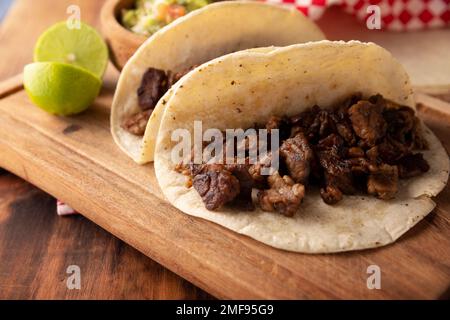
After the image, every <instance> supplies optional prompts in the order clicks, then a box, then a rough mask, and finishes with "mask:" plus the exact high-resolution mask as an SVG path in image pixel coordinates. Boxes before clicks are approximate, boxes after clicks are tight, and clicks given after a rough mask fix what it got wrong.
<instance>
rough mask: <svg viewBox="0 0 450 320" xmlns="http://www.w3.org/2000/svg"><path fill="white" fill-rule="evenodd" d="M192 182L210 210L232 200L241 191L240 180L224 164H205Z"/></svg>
mask: <svg viewBox="0 0 450 320" xmlns="http://www.w3.org/2000/svg"><path fill="white" fill-rule="evenodd" d="M192 184H193V186H194V188H195V190H197V192H198V193H199V195H200V196H201V197H202V200H203V202H204V203H205V207H206V208H207V209H208V210H216V209H218V208H220V207H222V206H223V205H225V204H227V203H229V202H231V201H233V200H234V198H236V196H237V195H238V194H239V192H240V186H239V180H238V179H237V178H236V177H235V176H233V174H232V173H231V172H230V171H228V170H226V169H225V167H224V166H223V165H219V164H213V165H205V166H204V167H203V168H202V170H201V172H200V173H199V174H197V175H196V176H195V177H194V179H193V181H192Z"/></svg>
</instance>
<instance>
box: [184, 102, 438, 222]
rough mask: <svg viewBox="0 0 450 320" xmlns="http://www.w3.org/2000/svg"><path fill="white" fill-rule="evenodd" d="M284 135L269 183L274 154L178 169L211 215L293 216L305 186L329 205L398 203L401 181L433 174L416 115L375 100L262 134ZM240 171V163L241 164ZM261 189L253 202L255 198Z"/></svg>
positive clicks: (276, 125)
mask: <svg viewBox="0 0 450 320" xmlns="http://www.w3.org/2000/svg"><path fill="white" fill-rule="evenodd" d="M258 127H261V128H266V129H267V130H268V131H269V132H270V130H272V129H279V130H280V131H279V132H280V147H279V149H278V150H277V151H279V155H280V167H279V170H278V171H273V172H272V173H271V175H263V174H262V173H261V170H262V168H265V167H266V168H267V167H268V166H269V165H270V161H268V160H270V159H271V157H272V153H273V152H274V151H275V150H271V152H269V154H268V155H267V156H266V157H265V158H263V159H262V160H260V162H259V163H256V164H248V161H247V162H246V164H239V165H238V164H231V165H230V164H226V165H223V164H203V165H194V164H188V165H181V164H180V165H178V166H177V168H176V170H177V171H178V172H181V173H183V174H185V175H188V176H190V177H191V179H192V181H193V183H192V185H193V187H194V188H195V189H196V190H197V192H198V193H199V194H200V196H201V197H202V199H203V202H204V203H205V206H206V208H207V209H209V210H215V209H218V208H220V207H222V206H224V205H227V206H229V205H231V206H236V205H237V206H239V207H240V208H245V209H249V210H250V209H253V208H254V206H255V205H259V207H260V208H261V209H262V210H264V211H272V212H279V213H281V214H283V215H285V216H293V215H294V214H295V212H296V211H297V210H298V209H299V207H300V205H301V202H302V200H303V198H304V197H305V186H313V185H315V186H317V187H319V188H320V195H321V197H322V199H323V201H324V202H325V203H327V204H330V205H331V204H335V203H338V202H339V201H340V200H342V198H343V197H344V195H346V194H358V193H359V194H370V195H373V196H376V197H377V198H379V199H384V200H388V199H392V198H394V197H395V195H396V193H397V191H398V180H399V179H406V178H411V177H414V176H417V175H420V174H422V173H424V172H427V171H428V170H429V169H430V166H429V165H428V163H427V161H426V160H425V159H424V158H423V155H422V154H421V153H415V152H413V151H414V150H424V149H427V148H428V144H427V141H426V140H425V139H424V136H423V132H422V129H421V124H420V121H419V119H418V118H417V117H416V116H415V114H414V110H412V109H411V108H409V107H405V106H400V105H397V104H396V103H394V102H392V101H388V100H385V99H384V98H383V97H382V96H381V95H375V96H372V97H370V98H369V99H367V100H363V99H362V98H361V96H360V95H354V96H352V97H350V98H349V99H347V100H346V101H344V102H342V103H340V104H338V105H336V106H334V108H332V109H321V108H320V107H318V106H314V107H312V108H310V109H307V110H305V111H304V112H302V113H300V114H297V115H295V116H292V117H271V118H270V119H269V121H268V122H267V123H266V124H262V125H261V126H258ZM235 163H236V162H235ZM254 189H257V193H256V195H257V196H256V197H254V198H252V190H254Z"/></svg>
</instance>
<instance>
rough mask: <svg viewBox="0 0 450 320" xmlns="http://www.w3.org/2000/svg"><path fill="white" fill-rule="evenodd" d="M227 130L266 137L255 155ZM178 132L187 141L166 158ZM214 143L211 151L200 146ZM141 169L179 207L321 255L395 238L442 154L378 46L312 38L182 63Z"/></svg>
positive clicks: (439, 172)
mask: <svg viewBox="0 0 450 320" xmlns="http://www.w3.org/2000/svg"><path fill="white" fill-rule="evenodd" d="M199 125H200V126H201V130H202V132H200V135H199V133H198V132H196V130H197V129H198V127H199ZM208 129H210V131H209V133H208V137H206V133H205V132H206V130H208ZM237 129H242V131H244V130H245V132H247V131H248V130H250V131H252V130H253V131H252V132H256V134H257V138H258V139H260V138H264V139H266V138H267V137H268V136H270V138H269V139H266V140H264V139H263V140H264V141H267V140H269V141H270V139H272V140H276V142H278V144H272V142H268V143H266V150H267V152H266V153H265V154H264V156H263V157H258V154H257V155H256V157H255V153H252V150H253V149H252V147H255V146H256V147H258V149H257V150H258V152H259V151H260V149H259V145H261V142H260V141H263V140H253V142H252V140H251V139H248V137H247V136H245V137H244V139H243V140H241V141H240V142H241V144H239V141H238V142H236V138H235V137H234V136H233V135H231V136H230V137H231V138H230V139H228V135H227V134H228V130H237ZM183 132H184V133H187V137H188V139H187V140H188V141H190V142H191V144H192V145H193V147H192V149H191V150H192V151H190V150H188V151H187V152H184V156H183V157H181V159H182V160H180V158H177V156H178V154H179V153H180V151H181V150H183V149H182V148H179V146H180V141H181V140H184V139H181V137H182V133H183ZM221 133H223V134H222V135H221ZM272 133H273V134H272ZM275 133H276V134H275ZM199 137H200V138H199ZM212 137H214V138H212ZM275 138H276V139H275ZM198 139H200V144H197V145H196V144H195V142H196V141H197V140H198ZM221 139H222V140H221ZM217 141H219V144H216V146H217V145H219V146H220V145H222V146H223V148H222V149H208V148H209V146H210V144H209V142H211V143H212V142H217ZM230 141H231V142H232V143H231V146H232V148H231V149H228V143H229V142H230ZM255 141H258V142H256V143H255ZM235 142H236V143H235ZM242 142H243V143H242ZM233 143H235V145H234V144H233ZM195 148H197V149H195ZM217 150H219V151H220V150H221V151H220V152H217ZM230 150H231V151H230ZM239 150H241V151H242V153H240V155H241V158H240V159H238V158H237V157H236V156H235V155H238V154H239ZM198 151H200V157H197V152H198ZM211 151H214V152H211ZM228 152H230V153H228ZM205 155H211V157H205ZM275 158H276V159H278V163H277V162H275V161H273V160H274V159H275ZM230 159H231V161H230ZM251 160H254V161H251ZM255 160H256V161H255ZM274 163H275V164H276V163H277V166H273V167H271V166H272V165H273V164H274ZM268 167H271V168H270V169H271V170H269V171H266V173H264V174H263V173H262V172H263V169H264V168H268ZM155 172H156V176H157V179H158V182H159V184H160V187H161V189H162V191H163V193H164V195H165V196H166V198H167V199H168V200H169V201H170V202H171V203H172V204H173V205H174V206H175V207H177V208H178V209H180V210H181V211H183V212H185V213H187V214H189V215H193V216H197V217H201V218H204V219H207V220H210V221H213V222H215V223H218V224H220V225H222V226H224V227H226V228H229V229H231V230H234V231H236V232H239V233H242V234H245V235H247V236H250V237H252V238H254V239H256V240H258V241H261V242H263V243H266V244H268V245H271V246H273V247H277V248H281V249H285V250H290V251H297V252H307V253H325V252H338V251H348V250H357V249H365V248H372V247H378V246H383V245H386V244H389V243H392V242H394V241H395V240H396V239H398V238H399V237H400V236H401V235H402V234H404V233H405V232H406V231H408V230H409V229H410V228H412V227H413V226H414V225H415V224H416V223H417V222H418V221H420V220H421V219H422V218H424V217H425V216H426V215H427V214H428V213H430V212H431V211H432V210H433V208H434V207H435V203H434V202H433V200H432V197H434V196H436V195H437V194H438V193H439V192H440V191H441V190H442V189H443V188H444V187H445V185H446V183H447V179H448V174H449V158H448V155H447V153H446V151H445V150H444V148H443V146H442V144H441V143H440V142H439V140H438V139H437V138H436V136H435V135H434V134H433V133H432V132H431V130H430V129H428V128H427V127H426V126H425V125H424V124H423V123H422V122H421V121H420V119H419V118H418V117H417V115H416V113H415V103H414V98H413V92H412V89H411V86H410V81H409V78H408V75H407V74H406V72H405V71H404V69H403V67H402V66H401V65H400V64H399V63H398V62H397V61H396V60H395V59H394V58H393V57H392V55H391V54H390V53H389V52H387V51H386V50H384V49H383V48H381V47H379V46H377V45H375V44H373V43H361V42H358V41H350V42H331V41H319V42H313V43H306V44H297V45H292V46H287V47H282V48H275V47H269V48H261V49H259V50H257V51H252V50H244V51H241V52H236V53H232V54H229V55H226V56H223V57H220V58H217V59H215V60H212V61H210V62H208V63H205V64H204V65H201V66H200V67H198V68H197V69H196V70H194V71H193V72H190V73H189V74H188V75H186V76H185V77H184V78H183V79H181V80H180V81H179V84H177V86H176V89H175V90H174V91H173V93H172V96H171V97H170V99H168V100H167V101H166V107H165V112H164V114H163V115H162V117H161V125H160V128H159V135H158V140H157V145H156V151H155ZM267 172H269V173H267Z"/></svg>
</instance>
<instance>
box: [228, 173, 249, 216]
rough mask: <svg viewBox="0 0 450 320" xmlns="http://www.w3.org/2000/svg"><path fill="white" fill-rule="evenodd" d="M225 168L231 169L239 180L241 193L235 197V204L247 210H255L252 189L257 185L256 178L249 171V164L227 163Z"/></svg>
mask: <svg viewBox="0 0 450 320" xmlns="http://www.w3.org/2000/svg"><path fill="white" fill-rule="evenodd" d="M225 168H226V169H227V170H228V171H230V172H231V173H232V174H233V176H234V177H236V178H237V179H238V181H239V190H240V192H239V194H238V196H237V197H236V199H234V205H235V206H237V207H239V208H241V209H245V210H254V209H255V207H254V205H253V202H252V189H253V187H255V184H256V183H255V180H253V177H252V175H251V174H250V173H249V165H247V164H227V165H225Z"/></svg>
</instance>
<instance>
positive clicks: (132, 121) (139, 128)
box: [121, 110, 152, 136]
mask: <svg viewBox="0 0 450 320" xmlns="http://www.w3.org/2000/svg"><path fill="white" fill-rule="evenodd" d="M151 114H152V110H145V111H141V112H138V113H136V114H134V115H132V116H130V117H129V118H125V119H124V121H123V122H122V124H121V127H122V128H123V129H125V130H126V131H128V132H129V133H131V134H134V135H136V136H142V135H144V132H145V128H146V127H147V122H148V119H149V118H150V115H151Z"/></svg>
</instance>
